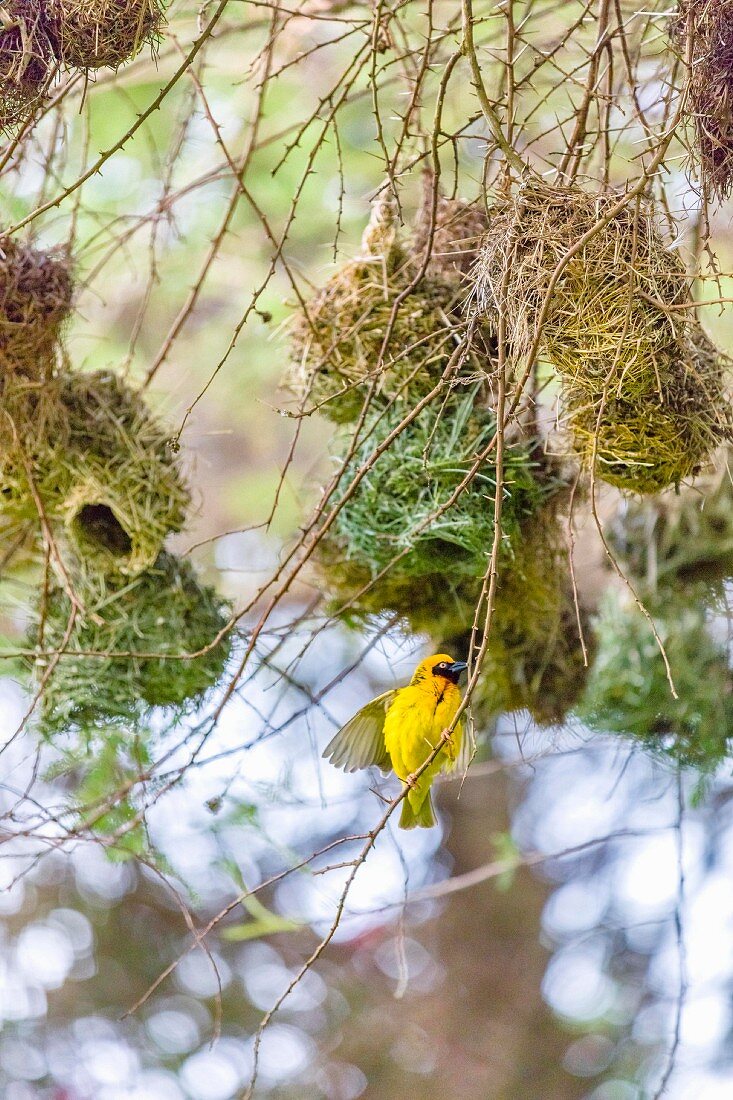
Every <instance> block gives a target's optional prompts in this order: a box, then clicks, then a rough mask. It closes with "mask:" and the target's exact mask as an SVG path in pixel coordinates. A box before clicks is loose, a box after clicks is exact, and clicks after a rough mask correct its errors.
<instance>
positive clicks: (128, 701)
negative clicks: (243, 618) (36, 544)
mask: <svg viewBox="0 0 733 1100" xmlns="http://www.w3.org/2000/svg"><path fill="white" fill-rule="evenodd" d="M78 582H79V578H75V579H74V584H75V594H76V596H77V598H78V599H79V600H80V602H81V603H82V604H83V611H79V612H78V613H77V617H76V620H75V621H74V622H73V624H72V626H71V632H70V635H69V637H68V638H66V634H67V631H68V629H69V623H70V621H71V614H72V605H71V601H70V599H69V596H68V595H67V593H66V592H65V591H64V590H63V589H62V588H61V587H59V586H58V585H54V586H52V587H51V590H50V591H49V592H48V594H47V596H44V595H43V594H42V595H41V602H40V605H39V608H38V613H37V616H36V618H37V624H36V626H35V627H34V632H35V634H34V637H33V640H32V644H33V645H37V646H38V648H39V651H40V652H39V656H38V658H37V659H36V661H35V665H34V669H35V676H36V680H37V681H38V682H39V684H40V683H41V681H42V679H43V676H44V674H45V673H46V672H47V670H48V668H49V665H50V664H51V663H52V662H53V660H54V658H53V656H52V654H53V651H57V650H60V649H62V648H63V649H64V650H65V652H64V653H63V654H62V656H61V657H60V658H59V660H58V663H57V664H56V665H55V667H54V668H53V670H52V671H51V674H50V677H49V679H48V682H47V683H46V684H45V686H44V690H43V695H42V700H41V704H40V708H41V709H40V714H39V726H40V729H41V732H42V733H43V735H44V736H47V737H52V736H54V735H55V734H61V733H65V732H67V731H69V730H72V729H75V730H78V731H80V732H81V733H82V734H84V735H87V736H92V735H93V734H94V733H95V732H97V731H98V732H104V731H105V729H106V727H107V725H108V724H109V723H122V724H126V725H129V726H130V727H132V728H133V729H135V728H136V727H137V726H138V724H139V723H141V722H144V721H145V720H146V719H147V718H148V717H149V715H150V712H151V710H152V709H153V708H154V707H169V708H173V709H174V710H175V711H176V712H177V713H179V714H181V715H182V714H185V713H190V712H192V711H194V710H195V709H196V708H197V707H199V706H200V705H201V704H202V703H203V701H204V700H205V698H206V695H207V693H208V692H209V691H210V690H211V689H212V688H214V687H215V685H216V684H217V683H218V682H219V680H220V679H221V677H222V676H223V674H224V671H225V668H226V664H227V660H228V657H229V653H230V649H231V640H232V636H231V634H227V635H226V636H225V637H224V638H222V639H221V640H220V641H216V639H217V638H218V635H219V634H220V633H222V632H223V631H224V630H225V628H226V625H227V623H228V621H229V618H230V608H229V606H228V605H227V604H226V602H225V601H224V600H223V599H222V598H221V597H220V596H218V594H217V593H216V591H215V590H214V589H213V588H211V587H210V586H209V585H204V584H202V583H201V582H200V581H199V579H198V577H197V576H196V573H195V571H194V569H193V567H192V566H191V564H190V563H189V562H188V561H186V560H185V559H181V558H177V557H174V556H173V555H172V554H168V553H165V552H163V553H162V554H161V555H160V557H159V558H158V560H157V562H156V563H155V566H154V568H153V569H150V570H149V571H148V572H146V573H142V574H140V575H139V576H137V577H135V578H134V579H132V580H123V579H122V578H118V579H117V580H111V579H110V578H105V577H103V576H97V575H87V576H86V577H84V578H83V579H82V582H81V583H78ZM39 630H42V638H41V639H40V641H39V638H38V631H39ZM214 642H216V644H213V645H212V643H214ZM210 646H211V647H212V648H208V647H210ZM201 650H204V651H205V652H203V653H201V655H200V656H196V657H193V656H192V655H193V654H195V653H199V651H201ZM91 653H96V654H102V656H90V655H89V654H91ZM82 654H84V655H82Z"/></svg>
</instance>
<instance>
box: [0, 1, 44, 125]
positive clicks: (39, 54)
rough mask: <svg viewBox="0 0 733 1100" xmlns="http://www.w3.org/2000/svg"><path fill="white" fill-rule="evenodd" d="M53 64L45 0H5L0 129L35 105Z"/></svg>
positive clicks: (0, 18)
mask: <svg viewBox="0 0 733 1100" xmlns="http://www.w3.org/2000/svg"><path fill="white" fill-rule="evenodd" d="M55 66H56V57H55V56H54V49H53V42H52V38H51V35H50V33H49V24H48V19H47V9H46V4H45V0H4V3H3V4H2V8H1V11H0V131H2V132H4V133H6V134H13V133H14V132H15V131H16V130H18V129H19V128H20V127H21V126H22V125H23V124H24V123H25V122H26V120H27V119H28V117H29V116H30V115H32V114H33V112H34V111H35V110H36V108H38V107H39V106H40V105H41V103H42V102H43V100H44V98H45V93H46V88H47V87H48V84H49V81H50V80H51V78H52V76H53V72H54V68H55Z"/></svg>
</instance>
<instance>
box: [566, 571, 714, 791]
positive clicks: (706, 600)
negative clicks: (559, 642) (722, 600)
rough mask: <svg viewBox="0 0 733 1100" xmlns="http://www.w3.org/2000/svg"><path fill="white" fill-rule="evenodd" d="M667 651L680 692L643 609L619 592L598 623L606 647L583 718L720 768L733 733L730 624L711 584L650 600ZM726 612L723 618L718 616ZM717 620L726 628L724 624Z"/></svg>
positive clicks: (661, 752) (674, 755) (676, 757)
mask: <svg viewBox="0 0 733 1100" xmlns="http://www.w3.org/2000/svg"><path fill="white" fill-rule="evenodd" d="M645 606H646V607H647V610H648V611H649V613H650V614H651V616H652V618H653V620H654V624H655V626H656V629H657V632H658V634H659V637H660V639H661V642H662V644H663V646H664V649H665V652H666V654H667V659H668V660H669V664H670V667H671V670H672V678H673V681H674V685H675V689H676V691H677V694H678V696H679V698H677V699H675V698H674V696H673V695H672V691H671V689H670V685H669V682H668V680H667V674H666V670H665V666H664V660H663V658H662V654H661V652H660V649H659V645H658V643H657V641H656V639H655V637H654V634H653V632H652V628H651V626H650V624H649V622H648V621H647V619H646V618H645V616H644V615H642V613H641V611H640V610H639V608H638V607H637V606H636V605H635V604H632V603H627V604H621V603H620V602H619V598H618V593H614V594H612V596H610V597H609V598H608V599H607V600H606V602H605V605H604V607H603V610H602V614H601V616H600V619H599V621H598V623H597V627H596V632H597V638H598V654H597V656H596V659H595V662H594V664H593V668H592V670H591V674H590V678H589V682H588V687H587V690H586V693H585V695H584V697H583V699H582V701H581V703H580V705H579V707H578V709H577V714H578V717H579V718H581V719H582V720H583V721H584V722H585V723H586V724H587V725H588V726H590V727H591V728H592V729H594V730H596V731H597V732H599V733H617V734H622V735H624V736H626V737H628V738H630V739H631V740H633V741H635V742H637V743H639V744H641V745H642V746H643V747H644V748H645V749H647V750H649V751H651V752H652V753H653V754H654V755H655V756H658V757H661V758H667V759H671V760H673V761H675V762H679V763H681V764H686V765H693V766H696V767H699V768H701V769H703V770H712V769H713V768H715V767H716V765H718V764H719V763H720V762H721V761H722V760H723V759H725V757H726V756H727V755H728V751H729V742H730V738H731V737H733V676H732V674H731V669H730V661H731V653H730V647H729V643H728V642H727V641H726V640H725V639H726V637H728V638H729V636H730V627H729V626H728V625H727V624H726V623H725V621H724V619H723V618H722V613H723V612H724V608H723V607H722V606H721V605H716V604H715V603H713V602H711V600H710V594H709V591H708V589H707V588H706V586H705V585H702V586H701V587H700V588H698V589H697V590H695V589H690V588H689V587H684V588H682V589H678V588H676V587H675V586H671V587H666V588H665V589H664V590H660V592H659V593H658V594H657V596H656V597H655V598H654V599H653V600H649V601H645ZM716 617H718V622H717V624H716V622H715V619H716ZM716 625H717V627H719V628H722V629H716Z"/></svg>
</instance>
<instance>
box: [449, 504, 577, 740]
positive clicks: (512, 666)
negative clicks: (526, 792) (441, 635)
mask: <svg viewBox="0 0 733 1100" xmlns="http://www.w3.org/2000/svg"><path fill="white" fill-rule="evenodd" d="M563 499H564V495H561V496H560V497H559V498H557V500H553V501H550V502H549V503H548V504H547V505H545V506H544V507H543V508H542V509H541V510H540V512H539V513H538V514H536V515H534V516H531V517H529V518H528V519H527V520H526V521H525V524H524V528H523V531H522V536H521V538H518V539H516V540H515V543H514V555H513V557H512V558H510V559H508V560H506V561H504V562H502V563H501V565H500V568H499V576H498V581H497V589H496V599H495V603H494V612H493V615H492V619H491V626H490V630H489V641H488V646H487V650H486V654H485V657H484V662H483V665H482V670H481V676H480V679H479V681H478V683H477V685H476V689H475V691H474V694H473V697H472V701H471V705H472V710H473V714H474V717H475V718H476V720H477V721H478V722H479V724H480V725H485V724H486V723H487V722H488V721H489V720H490V719H493V718H495V717H496V716H497V715H499V714H502V713H511V712H514V711H522V710H526V711H528V712H529V714H530V715H531V717H532V719H533V720H534V721H535V722H536V723H537V724H538V725H541V726H553V725H560V724H561V723H562V722H563V721H564V720H565V719H566V717H567V715H568V713H569V712H570V711H571V710H572V708H573V707H574V706H575V704H576V703H577V701H578V699H579V698H580V696H581V695H582V693H583V689H584V687H585V683H586V681H587V679H588V671H589V670H588V667H587V666H586V663H585V655H584V652H583V642H585V645H586V650H587V651H589V652H590V653H591V654H592V651H593V634H592V630H591V627H590V618H589V615H588V614H587V612H586V611H585V609H584V608H583V607H582V606H581V608H580V624H579V623H578V612H577V611H576V607H575V597H574V593H573V586H572V578H571V573H570V555H569V546H568V536H567V519H563V518H562V517H561V516H560V514H559V511H558V507H557V504H558V502H559V501H560V500H563ZM581 628H582V640H581Z"/></svg>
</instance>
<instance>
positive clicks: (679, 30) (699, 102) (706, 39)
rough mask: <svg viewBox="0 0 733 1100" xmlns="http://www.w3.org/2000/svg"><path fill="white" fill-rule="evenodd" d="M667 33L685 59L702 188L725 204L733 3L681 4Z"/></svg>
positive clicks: (730, 152) (732, 152)
mask: <svg viewBox="0 0 733 1100" xmlns="http://www.w3.org/2000/svg"><path fill="white" fill-rule="evenodd" d="M671 30H672V38H673V40H674V41H675V42H676V44H677V46H678V48H679V52H680V54H681V55H682V57H683V58H684V59H685V60H689V76H688V81H689V84H688V88H687V100H686V109H687V115H688V117H689V118H690V119H692V121H693V123H694V127H695V134H696V138H697V158H698V160H699V164H700V174H701V177H702V183H703V187H704V189H705V191H706V193H707V194H708V195H711V196H715V197H717V198H718V199H719V200H720V201H723V200H724V199H726V198H727V197H728V195H730V193H731V187H733V113H731V102H733V2H732V0H679V3H678V7H677V12H676V14H675V16H674V18H673V20H672V27H671Z"/></svg>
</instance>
